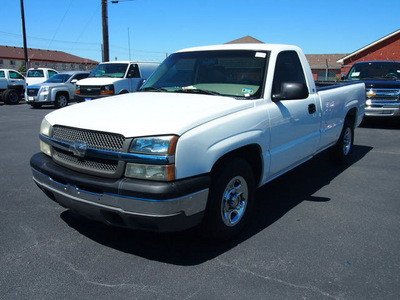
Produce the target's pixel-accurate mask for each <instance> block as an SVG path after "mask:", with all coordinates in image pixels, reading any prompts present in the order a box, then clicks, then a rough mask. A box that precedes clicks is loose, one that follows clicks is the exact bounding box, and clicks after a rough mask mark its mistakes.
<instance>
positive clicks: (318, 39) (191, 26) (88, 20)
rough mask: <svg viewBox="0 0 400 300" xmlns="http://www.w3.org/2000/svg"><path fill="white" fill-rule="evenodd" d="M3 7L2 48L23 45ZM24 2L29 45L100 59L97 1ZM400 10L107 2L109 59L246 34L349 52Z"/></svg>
mask: <svg viewBox="0 0 400 300" xmlns="http://www.w3.org/2000/svg"><path fill="white" fill-rule="evenodd" d="M1 4H2V5H1V6H2V9H1V11H0V20H1V24H2V26H0V45H8V46H18V47H22V46H23V40H22V25H21V8H20V0H1ZM24 6H25V22H26V32H27V44H28V47H29V48H39V49H47V50H59V51H64V52H68V53H71V54H74V55H77V56H81V57H84V58H90V59H93V60H96V61H101V59H102V55H101V44H102V41H103V36H102V22H101V0H24ZM399 12H400V0H384V1H376V0H374V1H372V0H346V1H344V0H335V1H324V0H320V1H318V0H309V1H307V0H303V1H300V0H279V1H267V0H246V1H242V0H236V1H228V0H214V1H212V0H133V1H132V0H120V2H119V3H118V4H112V3H111V1H110V3H108V25H109V39H110V42H109V44H110V60H114V59H115V57H117V58H118V60H128V59H129V57H130V58H131V59H132V60H142V61H145V60H149V61H162V60H163V59H164V58H165V56H166V54H167V53H168V54H170V53H172V52H174V51H177V50H179V49H182V48H187V47H192V46H204V45H214V44H223V43H225V42H229V41H232V40H235V39H238V38H241V37H243V36H246V35H250V36H253V37H254V38H256V39H259V40H261V41H263V42H266V43H281V44H294V45H298V46H300V47H301V48H303V50H304V52H306V53H307V54H327V53H351V52H353V51H355V50H357V49H359V48H361V47H363V46H365V45H367V44H369V43H371V42H374V41H376V40H378V39H380V38H382V37H384V36H386V35H387V34H390V33H392V32H394V31H396V30H398V29H400V25H399V21H398V20H399ZM129 41H130V43H129ZM129 49H130V51H129Z"/></svg>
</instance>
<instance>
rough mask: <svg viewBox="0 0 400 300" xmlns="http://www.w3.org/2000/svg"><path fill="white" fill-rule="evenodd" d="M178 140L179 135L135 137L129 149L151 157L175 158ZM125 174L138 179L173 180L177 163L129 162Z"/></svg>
mask: <svg viewBox="0 0 400 300" xmlns="http://www.w3.org/2000/svg"><path fill="white" fill-rule="evenodd" d="M177 142H178V137H177V136H175V135H170V136H156V137H142V138H135V139H134V140H133V141H132V144H131V146H130V149H129V151H130V152H132V153H138V154H144V155H148V156H149V158H150V159H151V158H152V157H154V158H156V157H169V158H173V157H174V156H175V149H176V144H177ZM171 161H172V162H174V161H175V160H174V159H171ZM125 176H126V177H132V178H138V179H148V180H161V181H171V180H174V179H175V164H174V163H170V164H151V163H150V164H149V163H146V164H141V163H127V164H126V169H125Z"/></svg>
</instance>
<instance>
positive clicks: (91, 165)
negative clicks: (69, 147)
mask: <svg viewBox="0 0 400 300" xmlns="http://www.w3.org/2000/svg"><path fill="white" fill-rule="evenodd" d="M54 158H55V159H56V160H57V161H58V162H61V163H65V164H67V165H71V164H72V165H74V166H76V167H79V168H84V169H90V170H93V171H100V172H105V173H110V174H114V173H115V172H116V171H117V167H118V161H116V160H105V159H96V158H92V157H85V158H84V159H81V158H77V157H76V156H73V155H72V154H71V153H70V152H65V151H62V150H60V149H54Z"/></svg>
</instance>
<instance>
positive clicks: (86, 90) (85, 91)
mask: <svg viewBox="0 0 400 300" xmlns="http://www.w3.org/2000/svg"><path fill="white" fill-rule="evenodd" d="M80 92H81V93H80V94H81V95H85V96H98V95H100V88H99V87H98V86H81V87H80Z"/></svg>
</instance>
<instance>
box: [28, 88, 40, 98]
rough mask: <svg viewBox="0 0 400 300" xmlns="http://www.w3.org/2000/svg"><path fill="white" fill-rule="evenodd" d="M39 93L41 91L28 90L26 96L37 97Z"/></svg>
mask: <svg viewBox="0 0 400 300" xmlns="http://www.w3.org/2000/svg"><path fill="white" fill-rule="evenodd" d="M38 92H39V89H33V88H28V89H27V91H26V94H27V95H28V96H36V95H37V94H38Z"/></svg>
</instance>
